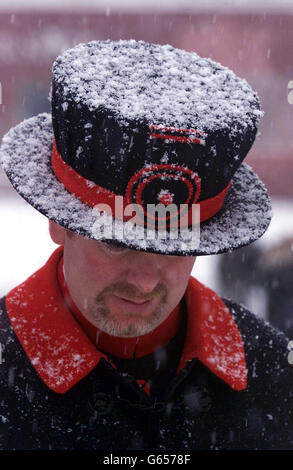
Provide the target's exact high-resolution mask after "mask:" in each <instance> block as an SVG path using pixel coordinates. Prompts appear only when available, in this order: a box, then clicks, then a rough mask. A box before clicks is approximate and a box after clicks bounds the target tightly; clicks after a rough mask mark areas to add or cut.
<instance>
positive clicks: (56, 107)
mask: <svg viewBox="0 0 293 470" xmlns="http://www.w3.org/2000/svg"><path fill="white" fill-rule="evenodd" d="M50 95H51V102H52V116H51V115H49V114H47V113H42V114H39V115H38V116H34V117H32V118H30V119H26V120H25V121H23V122H22V123H21V124H19V125H18V126H16V127H14V128H12V129H11V130H10V131H9V132H8V133H7V134H6V135H5V137H4V138H3V142H2V146H1V149H0V161H1V163H2V166H3V168H4V170H5V172H6V173H7V176H8V178H9V179H10V181H11V183H12V185H13V186H14V188H15V189H16V190H17V192H18V193H19V194H20V195H21V196H22V197H23V198H24V199H25V200H26V201H27V202H29V204H31V205H32V206H33V207H35V208H36V209H37V210H38V211H40V212H41V213H42V214H44V215H45V216H46V217H48V218H49V219H51V220H53V221H55V222H56V223H57V224H60V225H62V226H64V227H66V228H67V229H69V230H72V231H74V232H77V233H79V234H82V235H85V236H86V237H89V238H93V239H97V240H100V241H105V242H109V243H112V244H116V245H122V246H127V247H129V248H132V249H138V250H146V251H149V252H155V253H163V254H170V255H207V254H216V253H222V252H226V251H231V250H233V249H236V248H239V247H241V246H244V245H247V244H249V243H251V242H252V241H254V240H257V239H258V238H259V237H261V235H262V234H263V233H264V232H265V230H266V229H267V227H268V225H269V222H270V217H271V215H270V214H271V208H270V201H269V198H268V195H267V192H266V189H265V187H264V185H263V183H262V182H261V181H260V179H259V178H258V177H257V175H256V174H255V173H254V172H253V171H252V169H251V168H250V167H249V166H247V165H246V164H244V163H242V161H243V159H244V158H245V156H246V154H247V153H248V151H249V149H250V148H251V146H252V144H253V142H254V139H255V135H256V132H257V125H258V122H259V119H260V117H261V115H262V111H261V110H260V106H259V100H258V96H257V94H256V93H255V92H254V91H253V90H252V89H251V88H250V86H249V85H248V83H247V82H246V80H244V79H241V78H239V77H237V76H236V75H235V74H234V73H233V72H232V71H231V70H229V69H228V68H227V67H224V66H222V65H221V64H219V63H217V62H214V61H212V60H210V59H206V58H201V57H200V56H198V55H197V54H196V53H194V52H186V51H184V50H180V49H176V48H174V47H172V46H170V45H159V44H149V43H146V42H143V41H138V42H137V41H134V40H129V41H127V40H121V41H118V42H115V41H110V40H107V41H92V42H89V43H87V44H79V45H77V46H76V47H74V48H72V49H69V50H67V51H65V53H63V54H62V55H61V56H59V57H58V58H57V59H56V61H55V62H54V65H53V80H52V88H51V93H50ZM118 196H119V197H118ZM117 200H118V201H120V202H121V203H122V205H123V208H124V207H125V206H126V205H127V204H130V205H131V204H134V205H135V204H137V205H139V207H140V208H142V210H143V212H144V213H143V223H142V224H138V226H135V225H133V219H131V217H130V215H131V214H130V213H127V214H126V213H124V212H123V211H122V213H121V210H120V209H121V207H120V206H119V207H120V208H118V206H116V205H115V204H116V201H117ZM159 203H160V204H163V206H167V205H168V204H171V203H172V204H173V207H174V204H175V207H177V208H178V213H180V210H179V208H180V207H181V206H180V204H183V205H184V207H185V209H186V207H187V209H186V210H187V212H186V214H187V220H188V223H187V225H190V224H191V222H190V216H191V214H192V208H193V207H194V205H195V204H196V206H197V207H200V240H199V244H198V242H197V240H195V239H194V238H193V237H192V238H191V239H188V237H186V233H185V232H184V230H185V231H186V230H189V229H190V227H188V226H187V227H185V228H184V229H182V231H181V232H180V233H179V236H177V237H174V238H172V236H171V235H170V234H171V233H172V230H171V229H170V221H171V218H168V217H167V219H168V221H167V222H168V223H169V226H168V223H167V231H166V232H167V237H166V238H162V237H160V236H159V237H157V234H158V225H156V223H158V220H157V222H154V224H155V225H154V226H153V228H152V230H151V231H150V232H149V233H152V235H151V236H149V235H148V236H146V227H145V226H144V225H143V224H145V223H146V218H145V217H146V215H147V214H148V209H147V207H149V206H148V205H149V204H153V205H156V204H159ZM97 204H99V209H100V207H101V206H100V204H104V205H107V207H110V209H111V210H112V212H111V211H110V214H112V215H109V211H108V212H107V213H105V212H101V210H97ZM182 207H183V206H182ZM132 215H133V214H132ZM177 215H178V214H177ZM185 220H186V219H185ZM114 225H115V230H114V231H113V230H112V231H111V233H110V232H109V230H108V229H109V227H113V226H114ZM126 228H127V236H126V235H125V233H126V231H125V229H126ZM154 234H155V236H154Z"/></svg>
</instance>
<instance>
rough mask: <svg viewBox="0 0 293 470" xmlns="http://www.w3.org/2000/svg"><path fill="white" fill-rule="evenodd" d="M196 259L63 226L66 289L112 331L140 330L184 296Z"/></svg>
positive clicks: (101, 325)
mask: <svg viewBox="0 0 293 470" xmlns="http://www.w3.org/2000/svg"><path fill="white" fill-rule="evenodd" d="M64 230H65V229H64ZM194 261H195V257H185V256H166V255H159V254H153V253H145V252H140V251H135V250H129V249H126V248H120V247H114V246H113V245H108V244H106V243H102V242H98V241H96V240H92V239H89V238H86V237H84V236H81V235H78V234H73V233H72V234H71V236H68V231H65V239H64V271H65V279H66V283H67V286H68V288H69V292H70V295H71V297H72V299H73V301H74V303H75V304H76V306H77V307H78V308H79V310H80V311H81V312H82V313H83V315H84V316H85V317H86V318H87V320H88V321H89V322H90V323H92V324H93V325H95V326H96V327H98V328H99V329H100V330H102V331H104V332H106V333H108V334H110V335H114V336H122V337H130V336H139V335H143V334H146V333H148V332H150V331H152V330H153V329H154V328H156V327H157V326H158V325H159V324H160V323H161V322H163V321H164V320H165V319H166V318H167V317H168V315H169V314H170V313H171V311H172V310H173V309H174V308H175V307H176V305H177V304H178V303H179V302H180V300H181V298H182V297H183V295H184V292H185V290H186V287H187V284H188V280H189V276H190V272H191V270H192V267H193V264H194Z"/></svg>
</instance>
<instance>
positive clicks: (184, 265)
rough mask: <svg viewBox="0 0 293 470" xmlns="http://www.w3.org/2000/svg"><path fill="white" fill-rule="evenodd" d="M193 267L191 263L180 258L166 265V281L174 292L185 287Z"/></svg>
mask: <svg viewBox="0 0 293 470" xmlns="http://www.w3.org/2000/svg"><path fill="white" fill-rule="evenodd" d="M192 267H193V262H192V261H190V260H186V259H183V260H182V258H181V259H180V260H177V259H176V260H174V262H172V263H168V265H167V266H166V267H165V273H166V281H167V283H168V284H169V285H170V286H171V285H172V287H173V288H175V289H176V290H177V289H178V290H180V289H182V288H183V287H185V286H186V284H187V282H188V280H189V276H190V273H191V270H192Z"/></svg>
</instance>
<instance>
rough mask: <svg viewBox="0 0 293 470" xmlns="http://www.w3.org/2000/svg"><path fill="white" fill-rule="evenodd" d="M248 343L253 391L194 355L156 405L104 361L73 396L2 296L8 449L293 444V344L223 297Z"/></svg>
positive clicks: (1, 419) (1, 431)
mask: <svg viewBox="0 0 293 470" xmlns="http://www.w3.org/2000/svg"><path fill="white" fill-rule="evenodd" d="M224 302H225V304H226V305H227V306H228V308H229V310H230V312H231V314H232V317H233V318H234V320H235V321H236V324H237V326H238V329H239V331H240V334H241V336H242V340H243V343H244V350H245V358H246V365H247V372H248V376H247V387H246V388H245V389H243V390H240V391H239V390H238V391H237V390H235V389H233V388H231V387H230V386H229V385H228V384H227V383H226V382H225V381H223V380H222V379H221V378H219V377H217V376H216V375H215V374H214V373H213V372H211V370H210V368H208V367H207V366H206V365H204V364H203V363H202V362H201V361H200V360H199V359H197V358H194V359H193V360H190V361H189V362H188V363H187V364H186V365H185V367H183V368H182V369H181V371H180V373H179V374H178V375H176V377H174V378H173V380H172V381H171V382H170V383H169V386H168V387H167V390H166V393H165V396H164V397H163V399H162V400H160V401H157V402H156V403H153V402H152V400H151V399H150V397H149V396H148V395H147V394H146V393H145V392H144V391H142V390H141V389H140V388H139V387H138V384H137V382H136V380H135V379H134V377H132V376H131V375H129V374H121V373H119V371H118V370H115V369H114V368H113V367H112V366H111V364H109V362H108V361H106V360H105V359H101V360H100V361H99V363H98V364H97V365H96V367H94V368H93V369H92V370H91V372H90V373H88V374H87V375H86V376H85V377H84V378H83V379H81V380H79V381H78V382H77V383H76V384H75V385H74V386H73V387H71V388H70V389H69V390H68V391H67V392H66V393H62V394H60V393H56V392H55V391H53V390H51V389H50V388H48V386H47V385H46V384H45V383H44V381H43V380H42V379H41V378H40V376H39V375H38V373H37V372H36V370H35V368H34V367H33V365H32V363H31V361H30V359H29V358H28V356H27V355H26V353H25V352H24V350H23V348H22V346H21V345H20V343H19V341H18V339H17V337H16V335H15V332H14V330H13V328H12V326H11V324H10V321H9V318H8V316H7V311H6V308H5V298H2V299H1V300H0V343H1V345H2V361H3V362H2V364H1V365H0V404H1V406H0V449H1V450H2V449H97V450H99V449H103V450H121V449H127V450H129V449H149V450H150V449H151V450H155V449H156V450H162V451H175V450H181V451H191V450H197V449H293V365H290V364H289V362H288V353H289V351H288V349H287V346H288V340H287V338H286V337H285V336H284V335H283V334H282V333H279V332H277V331H276V330H275V329H273V328H272V327H271V326H270V325H268V324H267V323H265V322H264V321H262V320H261V319H259V318H257V317H256V316H255V315H253V314H252V313H250V312H249V311H248V310H246V309H245V308H244V307H242V306H240V305H237V304H235V303H232V302H231V301H228V300H224Z"/></svg>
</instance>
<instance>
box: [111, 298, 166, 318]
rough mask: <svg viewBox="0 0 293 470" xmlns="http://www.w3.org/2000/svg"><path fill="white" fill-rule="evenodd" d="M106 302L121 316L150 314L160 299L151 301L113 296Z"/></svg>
mask: <svg viewBox="0 0 293 470" xmlns="http://www.w3.org/2000/svg"><path fill="white" fill-rule="evenodd" d="M105 301H106V303H107V305H108V307H110V310H111V311H112V312H117V313H118V312H119V313H120V314H121V313H122V314H123V313H133V314H135V313H138V314H148V313H150V311H152V309H153V308H154V307H155V304H157V303H158V301H159V299H158V297H152V298H151V299H149V300H145V299H129V298H126V297H120V296H119V295H114V294H111V295H107V296H106V298H105Z"/></svg>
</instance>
